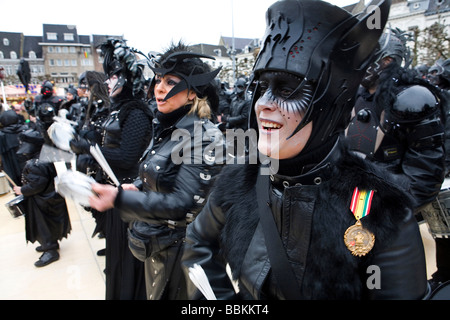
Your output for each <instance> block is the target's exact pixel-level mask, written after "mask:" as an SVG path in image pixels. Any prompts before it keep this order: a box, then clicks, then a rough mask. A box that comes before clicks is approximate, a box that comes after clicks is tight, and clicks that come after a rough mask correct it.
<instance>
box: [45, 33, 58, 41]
mask: <svg viewBox="0 0 450 320" xmlns="http://www.w3.org/2000/svg"><path fill="white" fill-rule="evenodd" d="M47 39H48V40H58V34H57V33H56V32H47Z"/></svg>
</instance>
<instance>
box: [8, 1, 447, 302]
mask: <svg viewBox="0 0 450 320" xmlns="http://www.w3.org/2000/svg"><path fill="white" fill-rule="evenodd" d="M371 5H375V6H376V7H377V9H379V13H380V15H379V18H380V19H381V21H380V22H381V26H382V27H381V28H369V27H368V24H367V20H368V19H370V18H371V11H363V12H361V13H358V14H355V15H353V14H351V13H349V12H347V11H346V10H344V9H342V8H339V7H336V6H333V5H331V4H329V3H327V2H324V1H312V0H281V1H278V2H275V3H274V4H273V5H272V6H270V7H269V8H268V10H267V14H266V21H267V30H266V33H265V37H264V39H263V42H262V48H261V51H260V53H259V55H258V57H257V59H256V62H255V65H254V67H253V73H252V75H251V77H250V78H245V77H242V78H238V79H237V80H236V82H235V83H234V84H233V90H230V89H228V85H227V84H224V83H221V82H220V80H218V74H219V72H220V68H218V69H215V70H213V69H211V67H210V66H209V65H208V64H207V63H206V62H205V61H206V60H208V59H214V58H213V57H210V56H206V55H202V54H197V53H193V52H191V51H190V50H189V47H188V46H186V45H185V44H183V42H181V41H180V42H178V43H172V44H170V45H169V47H168V48H167V50H166V51H165V52H163V53H161V54H160V55H159V56H158V57H152V58H150V57H147V58H148V59H147V61H146V63H148V66H149V67H150V69H151V70H152V71H153V74H154V76H153V77H152V78H151V79H145V78H144V76H143V65H142V60H141V59H138V52H137V51H136V50H134V49H132V48H130V47H128V46H127V44H126V42H125V41H123V40H118V39H108V40H107V41H106V42H105V43H103V44H102V45H101V46H100V47H99V49H100V50H101V52H102V56H103V58H104V62H103V71H104V72H96V71H87V72H85V73H83V74H82V75H80V77H79V83H78V87H77V88H75V87H74V86H69V87H68V88H67V89H66V91H67V93H66V97H59V96H56V95H55V94H54V88H53V84H52V83H51V82H50V81H45V82H44V83H43V85H42V90H41V94H40V95H38V96H36V97H34V99H33V100H32V101H31V100H29V101H25V102H24V109H25V111H26V120H25V119H24V118H21V117H20V116H19V114H18V113H19V111H20V110H6V111H3V112H2V114H1V115H0V123H1V126H2V127H1V131H0V154H1V157H2V168H3V170H4V172H6V173H7V174H8V176H9V177H10V178H11V179H12V180H13V181H14V192H15V193H16V195H23V197H24V200H23V203H22V204H21V206H22V208H23V211H24V212H25V228H26V240H27V241H30V242H33V243H34V242H35V241H37V242H38V243H39V244H40V245H39V246H38V247H37V248H36V250H37V251H40V252H43V254H42V256H41V257H40V258H39V260H38V261H36V263H35V265H36V267H43V266H46V265H48V264H50V263H52V262H54V261H56V260H58V259H59V253H58V249H59V245H58V241H60V240H62V239H63V238H67V237H68V235H69V233H70V232H71V225H70V219H69V214H68V210H67V205H66V203H65V199H64V197H62V196H61V195H60V194H59V193H58V190H57V188H55V183H54V179H55V177H57V176H58V170H57V168H56V166H55V164H54V161H49V160H48V159H49V157H48V153H49V152H52V150H58V149H60V147H59V146H58V144H57V143H55V141H54V140H55V137H54V135H57V134H58V133H55V132H54V131H52V132H51V133H50V134H49V128H50V127H51V126H52V124H53V123H54V122H55V121H56V119H58V118H59V119H61V118H62V119H64V120H67V121H68V122H69V123H70V124H71V126H72V127H73V129H74V134H73V137H72V139H71V140H70V148H69V150H65V152H67V153H69V154H70V155H72V156H74V157H75V158H76V165H75V166H76V168H72V169H73V170H77V171H79V172H81V173H83V174H85V175H87V176H90V177H92V178H93V179H94V180H95V183H93V184H92V185H91V186H90V187H91V188H92V194H91V196H90V198H89V206H85V209H86V210H87V211H89V212H91V213H92V216H93V218H94V219H95V221H96V228H95V230H93V236H94V235H97V234H98V235H100V236H103V237H105V240H106V241H105V243H106V248H105V250H104V253H103V254H104V255H105V259H106V260H105V262H106V263H105V274H106V295H105V297H106V299H108V300H115V299H129V300H130V299H131V300H145V299H155V300H174V299H202V298H204V297H205V295H206V293H205V292H204V291H202V290H200V289H199V287H200V286H198V285H197V284H196V282H195V277H193V274H194V273H195V272H198V267H200V269H201V270H202V272H204V273H205V274H206V276H207V279H208V280H209V285H210V286H211V288H212V292H214V294H215V297H216V298H218V299H289V300H294V299H426V298H430V297H432V294H433V291H434V290H436V289H437V288H439V287H440V286H441V285H443V284H445V283H446V282H447V281H448V280H450V260H449V258H450V248H449V243H448V240H447V238H439V237H438V238H436V248H437V252H436V262H437V271H436V273H435V274H433V277H432V279H427V275H426V264H425V255H424V251H423V245H422V240H421V237H420V233H419V229H418V221H420V220H421V219H423V217H422V214H423V213H424V212H425V210H429V209H430V206H432V205H433V203H435V202H436V201H438V200H437V197H438V194H439V192H440V191H441V186H442V183H443V181H444V178H445V177H447V176H449V174H450V166H449V163H450V155H449V154H450V146H447V145H448V143H449V139H448V136H449V135H450V127H449V126H450V119H448V117H449V116H450V99H449V93H448V90H449V89H450V59H449V60H438V61H436V63H435V65H433V66H431V67H430V68H429V69H428V70H427V71H424V70H423V67H421V68H416V69H413V68H411V66H410V65H409V62H410V61H409V60H408V59H409V55H408V49H407V48H408V47H407V45H406V40H405V38H404V37H403V35H402V33H401V32H400V30H392V29H389V28H388V29H386V30H384V25H385V23H386V20H387V17H388V13H389V8H390V1H389V0H374V1H373V2H372V4H371ZM286 48H288V50H286ZM230 130H231V131H233V132H234V131H236V130H242V131H248V130H254V131H255V132H256V134H257V137H258V139H257V150H258V162H257V163H256V164H254V163H249V162H248V161H247V162H245V163H244V164H241V163H231V164H229V163H228V162H227V161H225V159H229V156H230V154H227V153H228V152H230V149H227V148H225V147H224V146H225V145H226V144H227V143H229V141H227V139H226V137H227V133H228V132H230ZM233 137H234V138H233V139H236V136H235V135H233ZM239 143H243V145H244V147H243V148H237V147H236V148H235V149H231V150H232V153H233V151H234V153H233V154H232V155H231V156H232V158H235V159H236V158H245V159H248V158H249V153H250V152H251V151H252V150H254V149H252V148H251V147H250V146H249V144H250V143H251V141H248V140H244V141H240V140H239V139H237V141H233V144H234V145H235V146H237V145H238V144H239ZM95 145H98V146H99V149H100V151H101V153H102V154H103V155H104V157H105V159H106V161H107V162H108V164H109V166H110V167H111V169H112V172H113V173H114V174H115V178H116V179H117V182H116V180H115V179H113V178H112V177H111V175H110V174H108V172H107V171H105V169H104V168H103V167H102V166H101V164H99V163H98V161H97V159H96V158H95V157H94V156H93V155H92V154H91V148H92V146H95ZM239 150H241V151H242V150H243V153H240V151H239ZM44 153H45V155H44ZM50 159H51V158H50ZM58 160H59V161H63V162H64V163H65V165H66V167H67V168H70V167H71V166H73V163H71V162H70V161H68V160H67V159H64V158H63V159H58ZM75 200H76V199H75ZM373 266H376V267H377V268H378V269H376V270H379V272H380V273H379V278H376V277H375V278H374V277H373V274H372V273H370V272H368V270H373V269H372V267H373ZM227 269H228V270H231V271H227ZM371 279H372V280H373V279H375V280H374V282H373V283H372V285H368V283H369V281H371ZM377 279H378V280H377ZM380 282H381V283H382V285H381V286H380V285H379V284H380Z"/></svg>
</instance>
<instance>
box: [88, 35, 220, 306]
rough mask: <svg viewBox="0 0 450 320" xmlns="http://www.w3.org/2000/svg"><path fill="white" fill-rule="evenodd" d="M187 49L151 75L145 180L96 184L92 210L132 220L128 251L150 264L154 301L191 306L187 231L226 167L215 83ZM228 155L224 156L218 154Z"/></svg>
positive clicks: (165, 57)
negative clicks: (184, 256) (184, 263)
mask: <svg viewBox="0 0 450 320" xmlns="http://www.w3.org/2000/svg"><path fill="white" fill-rule="evenodd" d="M200 58H206V59H214V58H213V57H210V56H205V55H201V54H196V53H193V52H190V51H189V50H188V48H187V46H185V45H184V44H183V43H181V42H180V43H178V44H172V45H171V46H170V47H169V49H168V50H167V51H166V52H165V53H164V54H162V55H161V57H160V58H159V59H158V61H156V63H155V66H152V69H153V71H154V73H155V77H154V78H153V80H152V83H151V85H150V89H149V94H150V95H151V97H152V98H154V100H155V102H156V108H157V109H156V110H155V119H154V122H153V125H154V127H153V140H152V143H151V144H150V146H149V147H148V148H147V150H146V152H145V154H144V156H143V160H142V162H141V164H140V174H139V179H138V180H136V182H135V183H134V184H129V185H125V184H124V185H122V186H120V187H119V188H115V187H113V186H108V185H101V184H96V185H94V186H93V190H94V191H95V192H96V193H97V194H98V197H94V196H93V197H91V199H90V203H91V205H92V207H94V208H96V209H97V210H100V211H103V210H106V209H109V208H112V207H114V208H115V209H116V212H115V214H116V215H117V216H118V217H119V216H120V217H121V218H122V219H123V220H124V221H130V222H131V224H130V226H131V227H130V231H129V246H130V249H131V250H132V252H133V254H134V255H135V256H136V257H139V259H140V260H142V261H145V270H146V273H145V277H146V278H145V282H146V287H147V298H148V299H149V300H174V299H186V298H187V296H186V281H185V279H184V276H183V274H182V271H181V265H180V258H181V253H182V250H183V243H184V241H183V238H184V235H185V231H186V224H187V223H189V222H190V221H192V220H193V219H194V218H195V216H196V215H197V213H198V212H199V211H200V210H201V208H202V207H203V205H204V203H205V199H206V197H207V194H208V190H209V188H210V186H211V185H212V183H213V181H214V178H215V176H216V174H217V172H218V171H219V170H220V168H221V165H216V163H219V164H221V163H222V162H221V160H220V154H217V153H216V152H215V150H216V149H215V148H212V149H209V150H206V148H207V147H208V146H216V144H217V145H218V146H222V145H221V143H223V137H222V133H221V132H220V130H218V129H217V128H216V127H215V126H214V124H213V123H212V122H211V121H210V119H211V118H212V117H213V113H214V111H215V110H217V107H218V97H217V89H216V87H215V85H214V78H215V77H216V75H217V74H218V72H219V71H220V69H217V70H214V71H210V68H209V66H208V65H207V64H206V63H204V62H203V61H202V60H201V59H200ZM220 151H223V148H222V150H219V153H220Z"/></svg>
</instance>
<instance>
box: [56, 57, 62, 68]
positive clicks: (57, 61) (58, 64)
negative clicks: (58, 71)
mask: <svg viewBox="0 0 450 320" xmlns="http://www.w3.org/2000/svg"><path fill="white" fill-rule="evenodd" d="M56 65H57V66H58V67H62V60H60V59H57V60H56Z"/></svg>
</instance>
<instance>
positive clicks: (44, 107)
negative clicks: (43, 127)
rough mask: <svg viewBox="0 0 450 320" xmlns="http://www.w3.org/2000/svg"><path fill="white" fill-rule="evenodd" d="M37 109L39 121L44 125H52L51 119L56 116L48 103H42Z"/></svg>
mask: <svg viewBox="0 0 450 320" xmlns="http://www.w3.org/2000/svg"><path fill="white" fill-rule="evenodd" d="M38 108H39V110H38V116H37V117H38V118H39V120H40V121H42V122H43V123H45V124H51V123H53V117H54V116H55V115H56V114H55V108H54V107H53V106H52V105H51V104H49V103H43V104H41V105H40V106H39V107H38Z"/></svg>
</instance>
